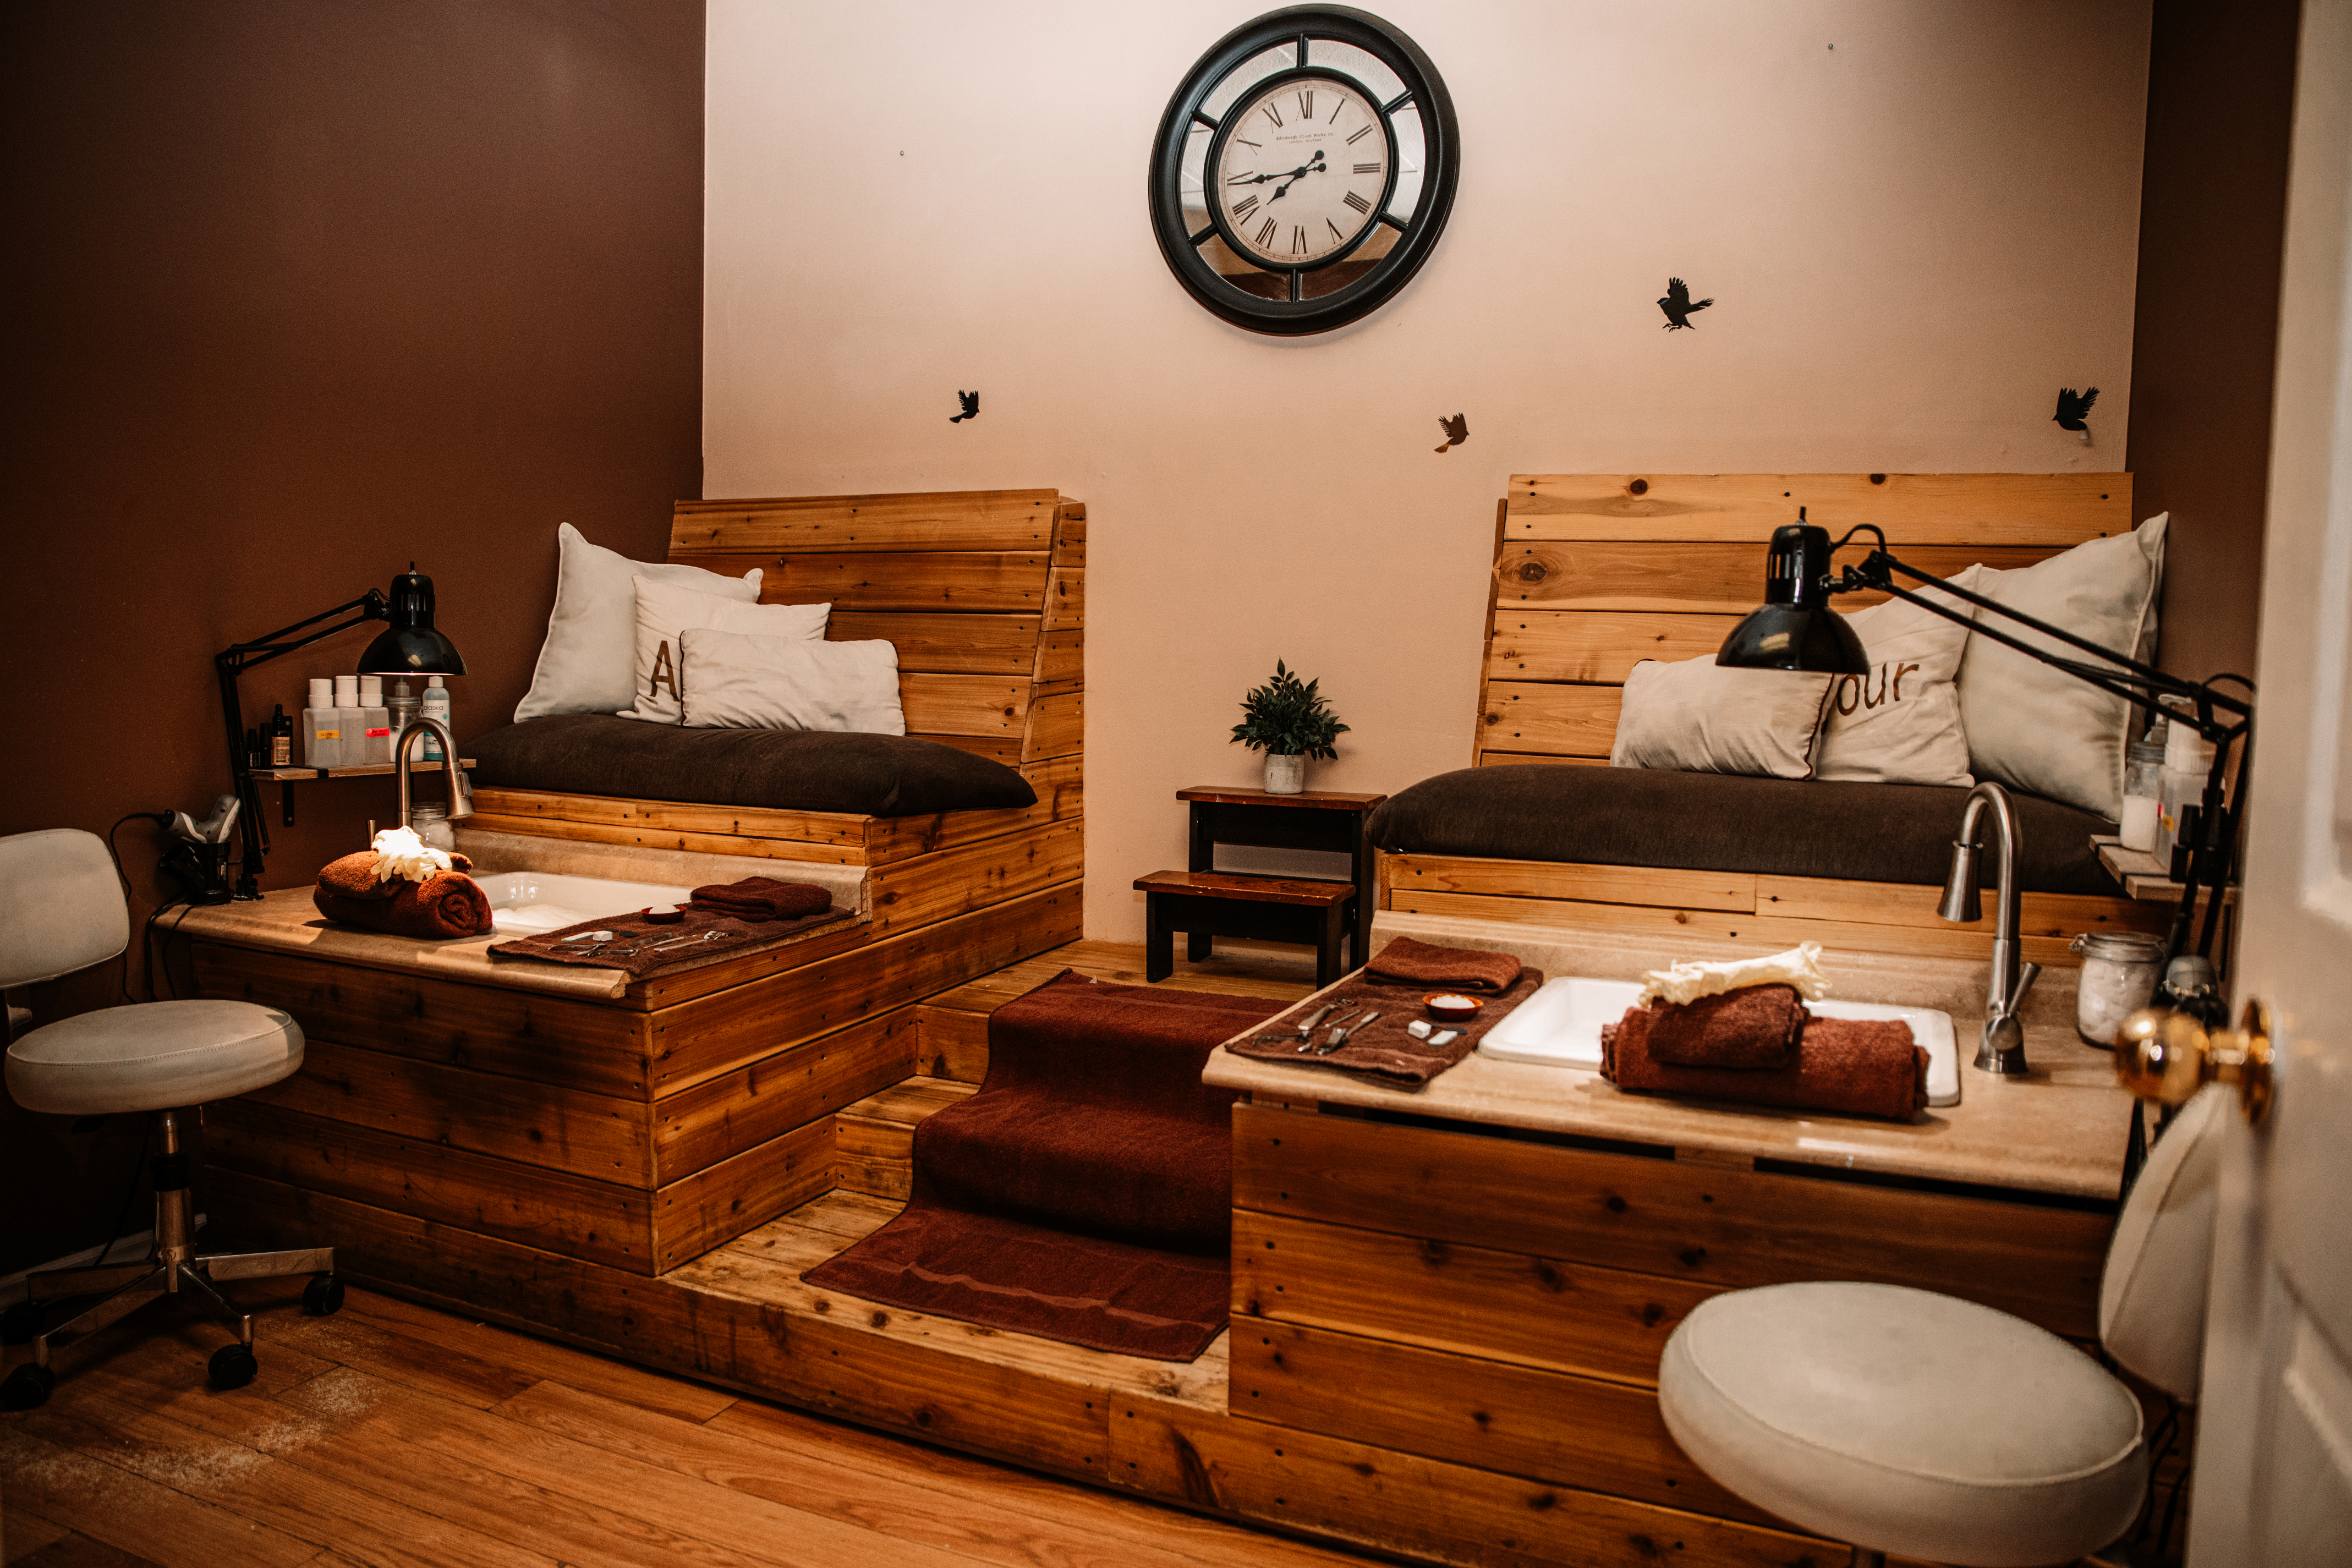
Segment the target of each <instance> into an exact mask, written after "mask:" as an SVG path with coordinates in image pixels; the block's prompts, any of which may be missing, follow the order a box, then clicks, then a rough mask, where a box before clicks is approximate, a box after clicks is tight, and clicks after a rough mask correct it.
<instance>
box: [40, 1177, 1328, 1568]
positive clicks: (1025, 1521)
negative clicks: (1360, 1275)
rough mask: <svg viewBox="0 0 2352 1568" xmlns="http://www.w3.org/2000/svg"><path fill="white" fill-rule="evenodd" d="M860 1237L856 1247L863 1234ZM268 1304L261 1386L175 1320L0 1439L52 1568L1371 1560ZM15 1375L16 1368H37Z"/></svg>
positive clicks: (160, 1320) (463, 1326) (133, 1323)
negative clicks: (220, 1381)
mask: <svg viewBox="0 0 2352 1568" xmlns="http://www.w3.org/2000/svg"><path fill="white" fill-rule="evenodd" d="M866 1217H867V1216H866V1215H858V1216H856V1220H862V1219H866ZM856 1220H852V1221H851V1222H850V1224H851V1227H852V1228H855V1226H856ZM298 1289H299V1282H294V1283H292V1284H280V1283H278V1282H260V1281H257V1282H249V1283H247V1284H246V1285H244V1286H242V1287H241V1290H242V1293H243V1294H244V1296H245V1297H246V1299H247V1305H248V1306H250V1307H253V1308H254V1309H256V1310H257V1311H258V1312H259V1313H260V1322H259V1324H258V1326H257V1333H256V1340H257V1350H258V1354H259V1360H260V1365H261V1373H260V1376H259V1377H258V1378H257V1380H256V1381H255V1383H254V1384H252V1385H251V1386H249V1387H247V1388H244V1389H239V1390H236V1391H234V1392H231V1393H227V1394H215V1393H212V1392H210V1391H209V1390H207V1389H206V1388H205V1384H204V1363H205V1356H206V1355H208V1354H209V1353H210V1352H211V1351H212V1349H213V1347H215V1345H218V1344H220V1343H222V1342H224V1336H223V1334H222V1333H221V1331H219V1330H217V1329H215V1328H214V1327H213V1326H211V1325H210V1324H208V1323H205V1322H203V1321H200V1320H197V1319H196V1318H194V1316H193V1315H187V1314H183V1313H180V1312H178V1311H177V1310H175V1309H174V1308H173V1307H171V1306H168V1305H164V1306H158V1307H154V1308H152V1309H150V1310H144V1311H141V1312H138V1313H134V1314H133V1315H132V1316H131V1318H130V1319H129V1320H127V1321H124V1322H122V1323H120V1324H117V1325H115V1326H114V1327H113V1328H111V1329H109V1330H107V1331H104V1332H102V1333H100V1334H99V1335H97V1336H94V1337H93V1338H92V1339H91V1340H89V1341H88V1342H84V1343H83V1344H81V1345H79V1346H77V1347H75V1349H74V1350H73V1351H72V1352H68V1353H61V1354H60V1356H59V1358H58V1365H59V1371H60V1373H61V1374H62V1375H61V1377H60V1380H59V1383H58V1389H57V1392H56V1393H55V1394H53V1395H52V1396H51V1397H50V1400H49V1403H48V1404H47V1405H45V1406H44V1407H42V1408H41V1409H39V1410H36V1411H28V1412H25V1413H22V1414H16V1415H0V1502H4V1503H5V1534H0V1553H5V1562H6V1563H9V1564H12V1565H30V1568H85V1565H86V1568H126V1565H138V1564H156V1565H160V1568H214V1565H216V1564H225V1563H235V1564H257V1565H269V1568H277V1565H284V1568H293V1565H294V1564H298V1563H306V1564H310V1565H311V1568H340V1565H344V1564H363V1563H364V1564H383V1565H386V1568H393V1565H398V1568H418V1565H426V1564H436V1565H437V1564H453V1565H464V1568H556V1565H557V1564H575V1565H578V1568H669V1565H672V1564H676V1565H677V1568H688V1565H694V1568H779V1565H782V1568H799V1565H805V1568H968V1565H969V1564H971V1563H988V1564H1001V1565H1004V1568H1114V1565H1128V1564H1134V1565H1139V1568H1224V1565H1240V1564H1279V1565H1284V1568H1314V1565H1317V1564H1325V1565H1331V1568H1337V1565H1339V1564H1344V1563H1356V1562H1360V1561H1363V1559H1360V1558H1358V1557H1355V1556H1353V1555H1351V1554H1349V1553H1347V1552H1339V1551H1335V1550H1331V1549H1328V1548H1323V1547H1318V1546H1313V1545H1308V1544H1306V1543H1303V1542H1296V1541H1291V1540H1286V1539H1284V1538H1282V1537H1279V1536H1276V1535H1271V1534H1266V1533H1263V1532H1260V1531H1255V1530H1252V1529H1249V1528H1247V1527H1245V1526H1242V1525H1237V1524H1232V1523H1228V1522H1225V1521H1218V1520H1213V1519H1207V1518H1202V1517H1199V1516H1196V1515H1192V1514H1187V1513H1183V1512H1181V1511H1179V1510H1172V1509H1168V1508H1163V1507H1160V1506H1159V1505H1157V1504H1154V1503H1150V1502H1148V1501H1145V1500H1140V1499H1137V1498H1133V1497H1128V1496H1122V1495H1118V1494H1116V1493H1111V1492H1107V1491H1098V1490H1096V1489H1090V1488H1087V1487H1084V1486H1081V1485H1077V1484H1076V1483H1073V1482H1068V1481H1061V1480H1055V1479H1048V1478H1046V1477H1043V1476H1039V1475H1034V1474H1031V1473H1029V1472H1026V1471H1023V1470H1019V1469H1015V1468H1011V1467H1008V1466H1004V1465H998V1464H993V1463H990V1462H988V1461H986V1460H982V1459H978V1458H970V1457H967V1456H964V1455H961V1454H955V1453H950V1452H948V1451H945V1450H942V1449H938V1448H933V1447H929V1446H927V1445H923V1444H919V1443H915V1442H909V1441H906V1440H902V1439H899V1438H896V1437H890V1436H882V1435H880V1434H877V1433H873V1432H868V1431H865V1430H862V1429H859V1428H857V1427H854V1426H848V1425H846V1424H844V1423H841V1422H836V1421H833V1420H829V1419H827V1418H825V1417H824V1416H821V1415H810V1414H807V1413H805V1412H803V1411H799V1410H793V1409H789V1408H786V1407H783V1406H780V1405H771V1404H768V1403H766V1402H765V1401H762V1400H759V1399H752V1398H747V1397H740V1396H738V1395H736V1394H730V1393H727V1392H723V1391H721V1390H718V1389H714V1388H711V1387H709V1386H707V1385H705V1384H699V1383H695V1382H692V1381H689V1380H687V1379H683V1378H677V1377H671V1376H667V1375H665V1374H663V1373H655V1372H648V1371H646V1370H643V1369H641V1368H638V1367H634V1366H630V1365H628V1364H626V1363H621V1362H617V1361H611V1360H607V1359H605V1358H604V1357H602V1356H598V1355H594V1354H592V1353H589V1352H584V1351H580V1350H574V1349H572V1348H570V1347H568V1346H564V1345H559V1344H555V1343H552V1342H548V1341H544V1340H541V1339H536V1338H533V1337H531V1336H529V1335H525V1334H520V1333H514V1332H509V1331H507V1330H504V1329H499V1328H494V1327H490V1326H488V1325H486V1324H483V1323H478V1322H475V1321H470V1320H468V1319H467V1318H465V1317H461V1316H455V1315H452V1314H449V1313H446V1312H442V1311H438V1310H434V1309H432V1308H428V1307H420V1306H415V1305H411V1304H409V1303H407V1302H404V1301H400V1300H394V1299H392V1298H389V1297H385V1296H382V1295H378V1294H376V1293H374V1292H372V1291H366V1290H361V1289H352V1291H351V1293H350V1297H349V1300H348V1302H347V1304H346V1305H345V1307H344V1309H343V1310H342V1311H341V1313H339V1314H338V1315H336V1316H335V1317H332V1318H325V1319H314V1318H305V1317H303V1316H302V1315H301V1314H300V1311H299V1308H298V1306H297V1305H296V1300H297V1297H296V1291H297V1290H298ZM25 1354H26V1352H25V1351H24V1349H23V1348H21V1347H12V1348H11V1349H10V1350H9V1351H8V1352H7V1360H8V1362H9V1363H10V1364H13V1363H15V1362H16V1361H18V1360H21V1359H23V1358H24V1356H25Z"/></svg>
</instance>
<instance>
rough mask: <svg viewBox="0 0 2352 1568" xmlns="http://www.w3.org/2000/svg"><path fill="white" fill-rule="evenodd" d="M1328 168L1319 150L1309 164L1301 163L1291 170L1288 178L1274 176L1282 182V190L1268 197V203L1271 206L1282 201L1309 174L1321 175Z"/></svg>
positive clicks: (1278, 175)
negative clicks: (1292, 187) (1291, 188)
mask: <svg viewBox="0 0 2352 1568" xmlns="http://www.w3.org/2000/svg"><path fill="white" fill-rule="evenodd" d="M1327 166H1328V165H1326V164H1325V163H1324V162H1323V153H1322V152H1321V150H1320V149H1318V150H1317V152H1316V153H1315V156H1314V157H1313V158H1312V159H1310V160H1308V161H1307V163H1301V164H1300V165H1299V166H1298V167H1297V168H1296V169H1293V170H1291V171H1290V174H1289V176H1288V177H1287V178H1285V177H1284V176H1283V175H1280V174H1276V175H1274V176H1272V177H1273V178H1275V179H1277V180H1281V181H1282V188H1281V189H1280V190H1278V191H1276V192H1275V193H1274V195H1270V196H1268V197H1266V198H1265V199H1266V201H1267V202H1268V203H1269V204H1271V203H1274V202H1278V201H1280V200H1281V199H1282V198H1283V196H1284V195H1285V194H1286V193H1287V192H1288V191H1289V189H1290V187H1291V186H1293V185H1295V184H1297V183H1298V182H1299V181H1300V180H1301V179H1303V178H1304V177H1306V176H1307V174H1320V173H1321V172H1322V171H1323V170H1324V169H1325V168H1326V167H1327Z"/></svg>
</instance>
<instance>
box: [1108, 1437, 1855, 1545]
mask: <svg viewBox="0 0 2352 1568" xmlns="http://www.w3.org/2000/svg"><path fill="white" fill-rule="evenodd" d="M1109 1440H1110V1475H1109V1479H1110V1480H1111V1481H1112V1483H1113V1484H1114V1485H1117V1486H1120V1487H1127V1488H1132V1489H1135V1490H1137V1491H1140V1492H1144V1493H1148V1494H1150V1495H1153V1496H1159V1497H1169V1498H1175V1499H1178V1500H1182V1501H1184V1502H1188V1503H1190V1504H1192V1506H1193V1507H1195V1508H1206V1509H1215V1510H1220V1511H1223V1512H1227V1513H1234V1514H1238V1515H1240V1516H1241V1517H1243V1518H1244V1519H1255V1520H1260V1521H1265V1522H1266V1523H1268V1524H1272V1525H1275V1526H1276V1527H1278V1528H1280V1529H1283V1530H1290V1531H1307V1532H1309V1533H1311V1534H1315V1535H1324V1536H1329V1537H1332V1538H1334V1539H1337V1540H1340V1541H1349V1542H1356V1543H1358V1544H1360V1545H1363V1546H1368V1547H1371V1548H1373V1549H1374V1550H1376V1551H1381V1552H1394V1553H1399V1554H1402V1555H1403V1556H1407V1557H1412V1558H1417V1559H1421V1560H1423V1561H1427V1562H1433V1563H1460V1564H1465V1565H1468V1568H1541V1565H1548V1564H1559V1563H1576V1564H1578V1565H1579V1568H1658V1565H1659V1564H1660V1563H1665V1562H1673V1561H1680V1562H1687V1563H1692V1564H1699V1563H1705V1564H1708V1565H1709V1568H1715V1565H1717V1564H1720V1565H1722V1568H1824V1565H1825V1564H1828V1563H1839V1562H1843V1560H1844V1559H1845V1557H1846V1556H1847V1555H1848V1553H1847V1552H1846V1551H1845V1549H1844V1548H1843V1547H1841V1546H1837V1545H1833V1544H1832V1543H1831V1542H1824V1541H1816V1540H1813V1539H1811V1538H1810V1537H1807V1536H1801V1535H1793V1534H1789V1533H1785V1532H1783V1531H1778V1530H1770V1529H1767V1528H1765V1527H1763V1526H1760V1525H1753V1524H1745V1523H1741V1522H1738V1521H1732V1520H1717V1519H1709V1518H1707V1517H1706V1515H1704V1514H1696V1513H1685V1512H1683V1511H1681V1510H1677V1509H1662V1508H1656V1507H1654V1506H1652V1505H1650V1504H1647V1503H1641V1502H1635V1501H1632V1500H1627V1499H1622V1498H1613V1497H1607V1496H1602V1495H1600V1494H1597V1493H1592V1492H1583V1491H1576V1490H1572V1489H1567V1488H1561V1487H1552V1486H1545V1485H1540V1484H1537V1483H1531V1482H1528V1481H1526V1480H1522V1479H1517V1478H1515V1477H1511V1476H1506V1475H1500V1474H1497V1473H1496V1472H1494V1471H1492V1470H1486V1469H1480V1468H1475V1467H1473V1466H1469V1465H1456V1464H1449V1463H1447V1462H1446V1461H1444V1460H1443V1459H1429V1458H1421V1457H1419V1456H1418V1455H1413V1454H1404V1453H1399V1452H1397V1451H1396V1450H1395V1449H1393V1448H1383V1447H1374V1446H1373V1445H1371V1444H1369V1443H1353V1442H1349V1441H1347V1440H1346V1439H1344V1438H1339V1437H1327V1436H1320V1435H1318V1434H1316V1433H1311V1432H1302V1431H1299V1430H1297V1429H1296V1428H1294V1427H1287V1426H1272V1425H1269V1424H1267V1423H1265V1422H1261V1421H1244V1420H1237V1419H1233V1418H1226V1419H1223V1420H1220V1419H1218V1418H1216V1417H1214V1416H1208V1415H1200V1414H1198V1413H1196V1412H1192V1411H1187V1410H1185V1409H1183V1408H1181V1406H1177V1405H1171V1404H1168V1403H1166V1402H1163V1401H1159V1400H1153V1399H1148V1398H1146V1399H1136V1398H1127V1399H1122V1400H1120V1401H1118V1405H1117V1406H1116V1408H1115V1409H1114V1411H1113V1413H1112V1417H1111V1422H1110V1433H1109Z"/></svg>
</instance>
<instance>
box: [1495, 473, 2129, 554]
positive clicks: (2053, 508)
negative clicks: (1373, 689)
mask: <svg viewBox="0 0 2352 1568" xmlns="http://www.w3.org/2000/svg"><path fill="white" fill-rule="evenodd" d="M1508 504H1509V509H1510V510H1509V518H1508V521H1507V528H1506V531H1507V535H1508V537H1509V538H1511V539H1512V540H1514V541H1519V540H1539V539H1590V540H1602V539H1629V540H1670V541H1680V540H1717V541H1726V542H1728V541H1753V542H1756V543H1758V544H1759V545H1760V544H1762V543H1763V542H1765V541H1766V540H1768V539H1769V538H1770V537H1771V536H1772V531H1773V530H1774V529H1776V528H1779V527H1781V526H1782V525H1784V524H1787V523H1791V522H1794V521H1797V509H1798V508H1800V507H1803V508H1806V509H1807V510H1808V511H1809V513H1810V519H1809V520H1810V521H1813V522H1816V523H1819V524H1821V525H1822V527H1824V528H1826V529H1828V530H1830V531H1831V532H1832V534H1839V533H1843V532H1844V531H1846V530H1847V529H1849V528H1852V527H1853V526H1854V525H1855V524H1857V523H1864V522H1868V523H1875V524H1876V525H1877V526H1878V527H1880V528H1882V529H1884V530H1885V531H1886V538H1887V542H1888V543H1889V545H1890V546H1891V547H1892V548H1893V549H1894V551H1895V553H1897V554H1902V553H1904V552H1906V550H1907V549H1911V548H1916V547H1917V546H1920V545H1926V544H1952V543H1966V544H2023V545H2042V546H2049V547H2054V548H2057V549H2066V548H2070V547H2072V546H2074V545H2076V544H2080V543H2082V542H2084V540H2086V539H2096V538H2099V537H2101V536H2102V535H2105V534H2122V533H2128V532H2130V531H2131V530H2132V526H2133V524H2134V523H2135V522H2136V521H2137V519H2136V518H2134V517H2133V515H2132V477H2131V475H2129V474H2127V473H2109V474H1515V475H1513V476H1512V478H1511V488H1510V493H1509V498H1508Z"/></svg>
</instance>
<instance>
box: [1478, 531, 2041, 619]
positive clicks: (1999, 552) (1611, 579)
mask: <svg viewBox="0 0 2352 1568" xmlns="http://www.w3.org/2000/svg"><path fill="white" fill-rule="evenodd" d="M1764 545H1765V541H1764V539H1763V537H1762V536H1759V539H1758V541H1757V542H1755V543H1754V544H1653V543H1639V542H1637V543H1598V544H1595V543H1586V542H1564V543H1539V544H1522V543H1519V542H1517V541H1514V542H1511V543H1510V544H1508V545H1507V546H1506V547H1505V548H1504V551H1503V553H1502V555H1501V556H1500V557H1499V558H1498V559H1497V560H1496V563H1495V571H1496V577H1497V580H1498V582H1499V584H1500V587H1499V589H1498V591H1497V594H1496V609H1497V610H1498V612H1501V611H1508V610H1511V609H1514V608H1517V607H1522V606H1524V607H1527V608H1539V609H1556V610H1557V609H1580V610H1673V611H1682V610H1706V611H1716V612H1720V613H1725V614H1729V615H1735V616H1744V615H1746V614H1747V613H1748V611H1750V610H1752V609H1754V608H1756V606H1757V605H1760V604H1762V603H1763V602H1764ZM1867 553H1869V552H1868V550H1867V549H1866V548H1857V547H1856V546H1853V545H1848V546H1847V547H1846V548H1845V549H1843V550H1841V551H1839V552H1838V553H1837V558H1836V560H1837V564H1838V565H1840V566H1844V565H1846V564H1848V563H1853V564H1859V563H1861V561H1862V558H1863V557H1864V555H1866V554H1867ZM2056 553H2057V552H2056V551H2055V550H2048V549H2037V548H2028V547H2023V546H2011V545H1988V546H1985V547H1983V548H1981V549H1979V548H1976V547H1973V546H1959V545H1923V546H1918V547H1916V548H1913V549H1908V550H1906V551H1904V552H1902V555H1903V559H1904V560H1906V561H1907V562H1909V563H1911V564H1912V565H1914V566H1916V567H1917V568H1919V570H1921V571H1922V572H1932V573H1934V574H1936V575H1937V576H1938V577H1948V576H1950V575H1951V574H1953V573H1955V572H1959V571H1963V570H1965V569H1966V568H1968V567H1969V566H1971V565H1974V564H1975V563H1978V562H1983V563H1985V564H1986V565H1988V566H1993V567H1998V568H2000V569H2001V570H2004V571H2007V570H2010V569H2011V568H2014V567H2019V566H2031V565H2032V564H2033V563H2035V562H2036V561H2043V560H2047V559H2048V558H2049V557H2051V556H2053V555H2054V554H2056ZM1906 585H1908V584H1906ZM1886 598H1887V595H1885V594H1876V593H1853V594H1841V595H1838V598H1837V601H1836V607H1837V608H1838V609H1840V610H1859V609H1862V608H1864V606H1865V605H1876V604H1884V603H1885V600H1886Z"/></svg>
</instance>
